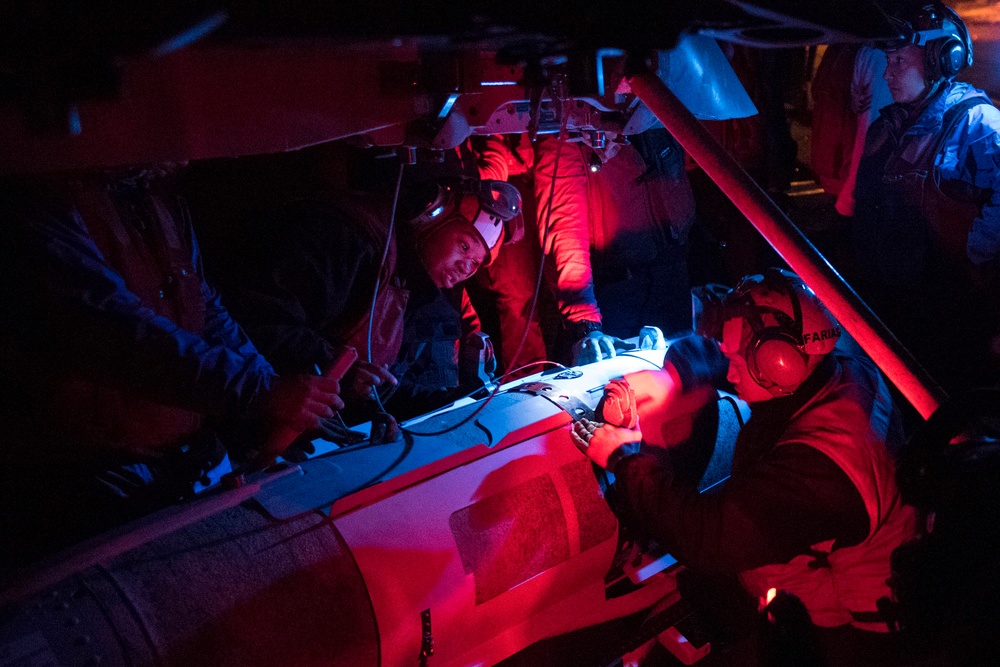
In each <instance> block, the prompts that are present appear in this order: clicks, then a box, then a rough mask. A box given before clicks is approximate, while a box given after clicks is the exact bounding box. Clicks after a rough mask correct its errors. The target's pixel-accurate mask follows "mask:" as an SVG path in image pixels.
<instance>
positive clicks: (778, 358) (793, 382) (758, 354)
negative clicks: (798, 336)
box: [748, 337, 808, 388]
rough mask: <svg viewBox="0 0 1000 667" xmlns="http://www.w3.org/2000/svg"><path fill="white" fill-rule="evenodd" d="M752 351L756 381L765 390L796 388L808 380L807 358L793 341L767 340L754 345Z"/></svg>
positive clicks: (781, 339)
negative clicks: (774, 387)
mask: <svg viewBox="0 0 1000 667" xmlns="http://www.w3.org/2000/svg"><path fill="white" fill-rule="evenodd" d="M750 350H751V354H752V355H753V360H752V361H753V364H752V368H753V369H754V370H755V371H756V372H755V373H754V379H755V380H758V384H761V385H762V386H764V387H765V388H767V386H772V385H776V386H778V387H796V386H798V385H799V383H801V382H802V381H803V380H804V379H805V378H806V371H807V370H808V366H807V363H806V356H805V355H804V354H803V353H802V351H801V350H800V349H799V348H798V347H797V346H796V345H794V344H793V343H792V341H791V340H786V339H785V338H784V337H780V338H767V339H764V340H761V341H759V342H758V343H757V344H756V345H752V346H751V348H750ZM748 366H751V365H750V364H748ZM761 381H762V382H763V383H762V382H761Z"/></svg>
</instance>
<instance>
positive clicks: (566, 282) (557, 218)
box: [535, 137, 601, 322]
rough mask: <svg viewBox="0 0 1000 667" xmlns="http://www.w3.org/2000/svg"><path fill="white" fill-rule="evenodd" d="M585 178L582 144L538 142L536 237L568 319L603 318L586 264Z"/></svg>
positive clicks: (587, 211)
mask: <svg viewBox="0 0 1000 667" xmlns="http://www.w3.org/2000/svg"><path fill="white" fill-rule="evenodd" d="M557 155H558V166H557V165H556V157H557ZM557 168H558V173H554V172H555V170H556V169H557ZM587 178H588V177H587V163H586V161H585V160H584V157H583V153H582V152H581V150H580V146H578V145H575V144H569V143H564V142H560V141H559V140H558V139H556V138H554V137H550V138H545V139H540V140H539V142H538V145H537V147H536V149H535V198H536V201H537V204H538V209H537V210H538V235H539V241H540V243H541V245H542V249H543V251H544V252H545V253H546V255H547V256H548V258H549V261H552V263H553V264H554V266H555V271H556V299H557V301H558V303H559V311H560V313H562V316H563V318H564V319H565V320H566V321H567V322H581V321H583V320H589V321H592V322H600V321H601V311H600V309H599V308H598V307H597V299H596V298H595V296H594V273H593V270H592V269H591V266H590V224H589V202H588V194H587Z"/></svg>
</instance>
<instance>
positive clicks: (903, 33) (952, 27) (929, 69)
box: [881, 2, 972, 83]
mask: <svg viewBox="0 0 1000 667" xmlns="http://www.w3.org/2000/svg"><path fill="white" fill-rule="evenodd" d="M890 21H892V22H893V24H895V25H896V26H897V27H898V29H899V31H900V38H899V39H898V40H894V41H891V42H888V43H885V44H882V45H881V47H882V48H883V49H884V50H886V51H894V50H896V49H900V48H903V47H904V46H909V45H915V46H922V47H924V72H925V75H926V77H927V81H928V82H929V83H934V82H935V81H938V80H940V79H950V78H952V77H954V76H955V75H956V74H958V73H959V72H960V71H961V70H963V69H965V68H966V67H969V66H970V65H972V39H971V38H970V37H969V31H968V29H967V28H966V27H965V23H964V22H963V21H962V19H961V18H960V17H959V16H958V14H956V13H955V11H954V10H952V9H951V8H950V7H946V6H945V5H943V4H942V3H940V2H925V3H923V4H917V5H915V6H913V7H912V8H911V9H909V10H905V11H902V12H900V13H899V14H898V15H897V16H893V17H890Z"/></svg>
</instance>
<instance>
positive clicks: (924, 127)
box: [881, 81, 982, 136]
mask: <svg viewBox="0 0 1000 667" xmlns="http://www.w3.org/2000/svg"><path fill="white" fill-rule="evenodd" d="M971 96H982V93H981V92H980V91H979V90H978V89H976V88H975V87H973V86H971V85H969V84H967V83H964V82H961V81H943V82H942V83H941V84H940V85H939V86H937V87H935V88H932V89H931V91H930V93H929V94H928V95H927V96H926V97H925V98H923V99H922V100H920V101H917V102H910V103H896V104H890V105H889V106H887V107H885V108H883V109H882V111H881V114H882V115H883V116H885V119H886V122H887V123H888V124H889V126H890V127H891V128H892V130H893V133H894V134H895V135H896V136H902V135H903V134H934V133H936V132H938V131H939V130H940V129H941V121H942V119H943V118H944V114H945V113H946V112H947V111H948V109H950V108H951V107H953V106H955V104H957V103H958V102H961V101H962V100H963V99H965V98H966V97H971Z"/></svg>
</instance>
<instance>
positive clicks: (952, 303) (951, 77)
mask: <svg viewBox="0 0 1000 667" xmlns="http://www.w3.org/2000/svg"><path fill="white" fill-rule="evenodd" d="M891 20H893V21H894V22H895V25H897V26H898V31H899V39H896V40H891V41H888V42H884V43H881V44H877V46H879V47H880V48H882V49H883V50H884V51H885V52H886V58H887V66H886V70H885V79H886V82H887V83H888V86H889V91H890V93H891V94H892V97H893V101H894V104H891V105H889V106H887V107H885V108H883V109H882V110H881V115H880V117H879V118H878V119H877V120H876V121H875V122H874V123H873V124H872V126H871V127H870V128H869V130H868V135H867V138H866V140H865V148H864V154H863V156H862V159H861V162H860V165H859V167H858V175H857V185H856V188H855V201H856V208H855V220H854V224H853V225H852V227H851V237H852V244H853V250H854V256H855V262H856V264H857V266H856V275H855V276H854V277H852V279H851V283H852V285H853V286H854V287H855V288H857V289H858V291H859V292H860V293H861V295H862V297H864V298H865V300H866V301H868V302H869V304H870V305H871V306H872V308H873V309H874V310H875V312H876V313H877V314H878V315H879V317H880V318H881V319H882V320H883V321H885V322H886V324H888V325H889V328H890V329H892V331H893V332H894V333H895V334H896V335H897V336H899V337H900V339H901V340H902V342H903V343H904V344H905V345H906V346H907V347H908V348H909V349H910V350H911V351H912V352H913V353H914V354H915V356H917V358H918V359H920V361H921V363H923V364H925V365H926V366H927V368H928V370H929V371H930V372H931V374H932V375H933V376H934V377H935V379H937V380H938V381H939V382H941V383H942V384H943V385H944V386H945V388H946V389H958V388H960V387H961V386H963V385H962V384H958V383H963V384H964V383H965V382H967V380H968V379H969V378H973V379H975V380H977V381H979V382H983V381H986V380H990V379H991V378H990V377H982V372H983V370H984V368H985V367H986V366H987V364H986V363H984V362H985V361H986V360H987V359H989V354H990V352H989V348H988V346H987V340H988V339H989V337H990V336H991V335H992V334H993V333H995V331H996V323H997V319H996V307H995V305H994V304H995V300H996V297H997V288H998V280H997V277H998V271H997V267H998V263H1000V260H998V256H1000V111H998V110H997V109H996V107H994V106H993V103H992V102H991V101H990V98H989V97H988V96H987V95H986V93H984V92H983V91H982V90H979V89H978V88H975V87H973V86H971V85H969V84H967V83H963V82H960V81H956V80H955V78H956V76H957V75H960V73H961V72H962V70H964V69H965V68H967V67H969V66H970V65H971V64H972V60H973V57H972V40H971V38H970V36H969V32H968V30H967V28H966V26H965V24H964V23H963V21H962V19H961V18H960V17H959V16H958V14H956V13H955V12H954V11H953V10H951V9H950V8H948V7H946V6H944V5H943V4H941V3H939V2H924V3H921V4H917V5H914V6H912V8H910V9H907V10H906V11H903V12H901V13H899V14H898V15H897V16H894V17H891ZM928 312H930V313H933V314H934V315H933V316H932V317H930V318H929V317H927V315H926V313H928ZM932 322H933V324H932ZM993 354H994V359H995V354H996V353H993ZM993 377H995V376H993Z"/></svg>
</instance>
